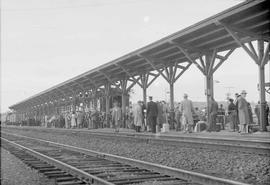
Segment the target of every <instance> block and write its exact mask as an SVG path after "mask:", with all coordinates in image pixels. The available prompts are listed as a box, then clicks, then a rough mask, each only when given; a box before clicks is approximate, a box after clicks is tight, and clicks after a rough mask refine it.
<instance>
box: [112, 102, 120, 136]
mask: <svg viewBox="0 0 270 185" xmlns="http://www.w3.org/2000/svg"><path fill="white" fill-rule="evenodd" d="M113 105H114V107H113V109H112V121H113V123H114V125H115V126H114V128H115V132H119V128H120V124H121V114H122V113H121V109H120V107H119V106H118V102H114V104H113Z"/></svg>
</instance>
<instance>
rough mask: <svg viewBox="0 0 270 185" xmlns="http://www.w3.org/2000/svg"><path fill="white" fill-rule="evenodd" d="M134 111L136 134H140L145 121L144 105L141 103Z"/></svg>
mask: <svg viewBox="0 0 270 185" xmlns="http://www.w3.org/2000/svg"><path fill="white" fill-rule="evenodd" d="M133 111H134V112H133V116H134V125H135V130H136V132H140V130H141V127H142V121H143V114H142V105H141V102H140V101H138V103H137V104H136V105H135V106H134V110H133Z"/></svg>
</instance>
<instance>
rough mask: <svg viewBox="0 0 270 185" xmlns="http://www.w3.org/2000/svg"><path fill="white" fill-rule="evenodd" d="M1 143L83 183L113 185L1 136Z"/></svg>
mask: <svg viewBox="0 0 270 185" xmlns="http://www.w3.org/2000/svg"><path fill="white" fill-rule="evenodd" d="M1 141H4V142H7V143H9V144H10V145H12V146H14V147H16V148H19V149H22V150H24V151H25V152H27V153H29V154H30V155H32V156H34V157H36V158H37V159H40V160H41V161H45V162H46V163H48V164H50V165H53V166H55V167H57V168H59V169H62V170H64V171H65V172H67V173H69V174H71V175H74V176H75V177H77V178H79V179H80V180H83V181H86V182H89V183H92V182H94V183H95V184H98V185H114V184H113V183H110V182H107V181H105V180H103V179H101V178H98V177H96V176H94V175H91V174H89V173H87V172H85V171H83V170H80V169H78V168H75V167H73V166H71V165H68V164H66V163H63V162H61V161H59V160H56V159H54V158H51V157H49V156H46V155H44V154H42V153H39V152H37V151H34V150H32V149H30V148H27V147H25V146H22V145H20V144H17V143H16V142H13V141H10V140H7V139H5V138H3V137H2V136H1Z"/></svg>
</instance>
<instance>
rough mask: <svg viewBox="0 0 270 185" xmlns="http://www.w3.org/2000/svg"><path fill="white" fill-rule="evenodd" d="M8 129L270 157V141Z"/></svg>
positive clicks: (49, 129)
mask: <svg viewBox="0 0 270 185" xmlns="http://www.w3.org/2000/svg"><path fill="white" fill-rule="evenodd" d="M7 129H15V130H16V129H18V130H39V131H45V132H46V131H49V132H55V133H62V134H63V133H64V134H81V135H84V134H85V135H88V136H89V135H93V136H95V137H99V138H107V139H112V138H116V139H122V140H140V141H142V142H146V143H153V144H166V145H168V144H169V145H175V146H181V147H192V148H203V149H211V150H222V151H231V152H242V153H251V154H256V155H257V154H259V155H268V156H269V155H270V142H269V140H260V139H258V138H256V139H234V138H211V137H203V138H202V137H195V136H194V137H193V136H192V137H190V136H177V137H173V136H166V135H161V136H157V135H152V134H137V133H110V132H101V131H96V130H94V131H89V130H77V129H76V130H73V129H57V128H56V129H55V128H54V129H52V128H40V127H39V128H34V127H27V128H20V127H18V128H14V127H7Z"/></svg>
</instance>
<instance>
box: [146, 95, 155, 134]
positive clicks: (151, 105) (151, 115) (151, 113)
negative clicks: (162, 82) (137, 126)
mask: <svg viewBox="0 0 270 185" xmlns="http://www.w3.org/2000/svg"><path fill="white" fill-rule="evenodd" d="M146 115H147V120H148V121H149V125H150V127H151V131H152V133H156V125H157V115H158V106H157V103H155V102H153V97H152V96H149V102H148V103H147V109H146Z"/></svg>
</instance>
